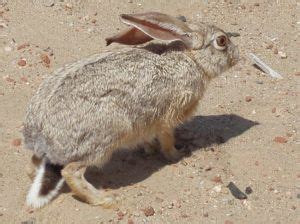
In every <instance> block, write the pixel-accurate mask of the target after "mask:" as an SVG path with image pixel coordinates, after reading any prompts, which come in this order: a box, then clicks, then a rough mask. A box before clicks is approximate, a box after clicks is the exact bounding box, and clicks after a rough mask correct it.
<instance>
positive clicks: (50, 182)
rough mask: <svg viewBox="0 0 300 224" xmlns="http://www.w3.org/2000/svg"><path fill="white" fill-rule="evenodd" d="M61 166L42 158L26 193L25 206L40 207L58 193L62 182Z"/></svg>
mask: <svg viewBox="0 0 300 224" xmlns="http://www.w3.org/2000/svg"><path fill="white" fill-rule="evenodd" d="M62 168H63V166H60V165H54V164H51V163H50V162H49V161H47V160H46V158H43V160H42V163H41V164H40V166H39V167H38V168H37V170H36V175H35V178H34V180H33V183H32V185H31V187H30V190H29V192H28V194H27V198H26V204H27V206H30V207H32V208H41V207H43V206H44V205H46V204H48V203H49V202H50V201H51V200H52V199H53V198H55V197H56V196H57V195H58V193H59V191H60V189H61V188H62V186H63V184H64V179H63V177H62V175H61V170H62Z"/></svg>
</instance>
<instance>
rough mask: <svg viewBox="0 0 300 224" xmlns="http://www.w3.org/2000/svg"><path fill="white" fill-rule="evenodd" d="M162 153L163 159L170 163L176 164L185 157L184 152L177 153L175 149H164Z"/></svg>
mask: <svg viewBox="0 0 300 224" xmlns="http://www.w3.org/2000/svg"><path fill="white" fill-rule="evenodd" d="M162 152H163V154H164V156H165V158H166V159H167V160H169V161H171V162H177V161H178V160H180V159H181V158H182V157H183V156H184V155H185V153H184V152H181V151H178V150H177V149H176V148H175V147H173V148H171V149H166V148H164V149H163V150H162Z"/></svg>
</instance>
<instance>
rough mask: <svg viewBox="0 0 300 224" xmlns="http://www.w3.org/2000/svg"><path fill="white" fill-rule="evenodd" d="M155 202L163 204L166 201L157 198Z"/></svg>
mask: <svg viewBox="0 0 300 224" xmlns="http://www.w3.org/2000/svg"><path fill="white" fill-rule="evenodd" d="M155 201H156V202H157V203H162V202H163V201H164V199H162V198H159V197H156V198H155Z"/></svg>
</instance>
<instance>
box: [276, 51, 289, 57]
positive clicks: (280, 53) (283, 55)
mask: <svg viewBox="0 0 300 224" xmlns="http://www.w3.org/2000/svg"><path fill="white" fill-rule="evenodd" d="M278 55H279V56H280V58H282V59H286V58H287V55H286V53H285V52H282V51H278Z"/></svg>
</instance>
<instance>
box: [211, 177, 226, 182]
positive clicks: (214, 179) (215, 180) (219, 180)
mask: <svg viewBox="0 0 300 224" xmlns="http://www.w3.org/2000/svg"><path fill="white" fill-rule="evenodd" d="M211 181H213V182H215V183H223V181H222V178H221V176H220V175H217V176H215V177H214V178H212V179H211Z"/></svg>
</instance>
